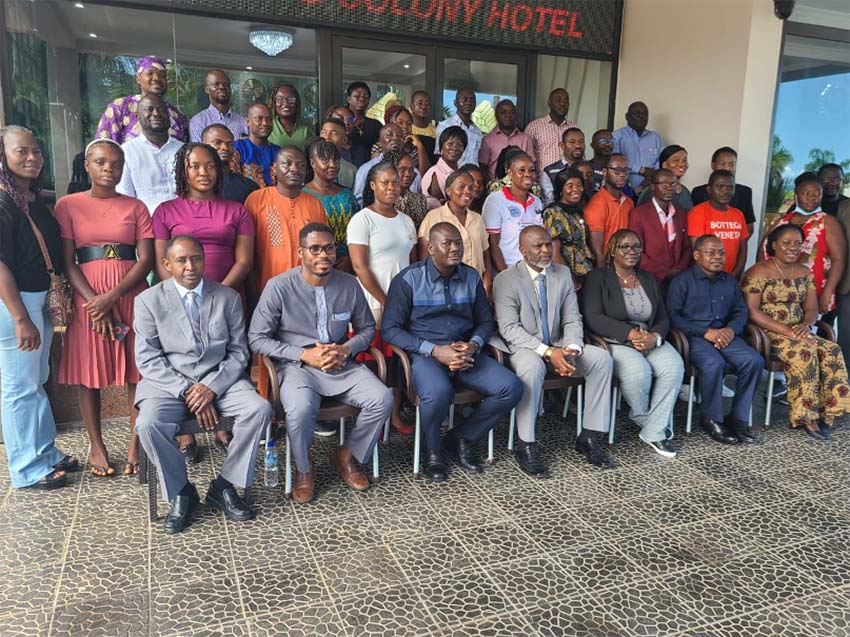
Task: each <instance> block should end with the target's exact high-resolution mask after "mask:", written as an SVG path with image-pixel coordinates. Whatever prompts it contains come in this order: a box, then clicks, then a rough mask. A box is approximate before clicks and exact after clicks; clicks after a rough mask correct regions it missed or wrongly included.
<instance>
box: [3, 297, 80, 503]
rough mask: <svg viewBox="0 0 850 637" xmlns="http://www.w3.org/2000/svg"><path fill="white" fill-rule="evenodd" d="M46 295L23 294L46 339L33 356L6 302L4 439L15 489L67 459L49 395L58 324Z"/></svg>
mask: <svg viewBox="0 0 850 637" xmlns="http://www.w3.org/2000/svg"><path fill="white" fill-rule="evenodd" d="M46 296H47V293H46V292H21V299H22V300H23V302H24V306H26V308H27V313H28V314H29V317H30V319H31V320H32V322H33V323H34V324H35V327H36V329H38V331H39V334H40V335H41V347H39V348H38V349H37V350H35V351H32V352H22V351H21V350H19V349H18V338H17V336H16V335H15V322H14V320H13V319H12V315H11V314H10V313H9V310H8V309H6V306H5V305H4V304H3V302H2V301H0V378H2V388H1V389H0V394H2V395H1V396H0V401H2V420H3V439H4V441H5V443H6V456H7V458H8V462H9V475H10V476H11V478H12V486H14V487H26V486H29V485H31V484H35V483H36V482H38V481H39V480H41V479H42V478H43V477H44V476H46V475H48V474H49V473H50V472H52V471H53V465H55V464H57V463H59V462H60V461H61V460H62V458H64V457H65V454H63V453H62V452H61V451H59V450H58V449H57V448H56V447H55V444H54V443H55V441H56V422H55V421H54V420H53V412H52V411H51V410H50V402H49V401H48V400H47V393H46V392H45V391H44V383H46V382H47V377H48V375H49V373H50V365H49V362H48V357H49V356H50V343H51V341H52V340H53V325H52V324H51V322H50V317H49V316H47V313H46V312H45V298H46Z"/></svg>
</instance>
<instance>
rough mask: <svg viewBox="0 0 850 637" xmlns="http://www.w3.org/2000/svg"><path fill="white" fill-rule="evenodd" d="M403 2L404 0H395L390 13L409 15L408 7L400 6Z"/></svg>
mask: <svg viewBox="0 0 850 637" xmlns="http://www.w3.org/2000/svg"><path fill="white" fill-rule="evenodd" d="M401 2H403V0H393V3H392V6H391V7H390V13H391V14H392V15H407V9H405V8H404V7H400V6H399V4H400V3H401Z"/></svg>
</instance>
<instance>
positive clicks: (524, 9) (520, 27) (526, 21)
mask: <svg viewBox="0 0 850 637" xmlns="http://www.w3.org/2000/svg"><path fill="white" fill-rule="evenodd" d="M530 24H531V7H529V6H528V5H527V4H518V5H517V6H515V7H514V10H513V11H512V12H511V28H512V29H513V30H514V31H525V30H526V29H527V28H528V25H530Z"/></svg>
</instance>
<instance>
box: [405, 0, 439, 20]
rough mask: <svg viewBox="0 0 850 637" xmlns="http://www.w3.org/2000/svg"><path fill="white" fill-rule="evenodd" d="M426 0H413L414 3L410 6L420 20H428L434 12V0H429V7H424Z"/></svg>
mask: <svg viewBox="0 0 850 637" xmlns="http://www.w3.org/2000/svg"><path fill="white" fill-rule="evenodd" d="M424 2H426V0H413V4H412V5H411V6H410V11H411V12H412V13H413V15H414V16H416V17H417V18H419V19H420V20H426V19H428V18H430V17H431V16H432V15H433V13H434V0H427V2H428V9H427V10H425V9H422V7H421V5H422V4H423V3H424Z"/></svg>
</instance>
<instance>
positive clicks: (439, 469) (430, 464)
mask: <svg viewBox="0 0 850 637" xmlns="http://www.w3.org/2000/svg"><path fill="white" fill-rule="evenodd" d="M426 456H427V459H426V460H425V464H424V465H423V467H422V473H424V474H425V477H426V478H428V479H429V480H430V481H431V482H445V481H446V465H445V464H443V457H442V456H441V455H440V452H439V451H428V452H426Z"/></svg>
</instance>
